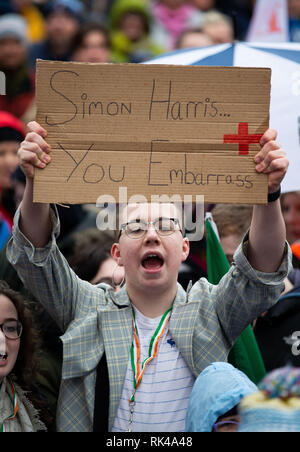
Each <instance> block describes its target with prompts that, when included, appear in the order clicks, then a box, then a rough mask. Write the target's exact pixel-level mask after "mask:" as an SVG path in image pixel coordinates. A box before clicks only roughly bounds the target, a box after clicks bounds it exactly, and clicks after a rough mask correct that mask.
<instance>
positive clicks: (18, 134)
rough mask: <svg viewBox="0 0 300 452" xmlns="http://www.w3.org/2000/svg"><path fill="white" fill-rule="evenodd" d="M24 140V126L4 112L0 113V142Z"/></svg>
mask: <svg viewBox="0 0 300 452" xmlns="http://www.w3.org/2000/svg"><path fill="white" fill-rule="evenodd" d="M24 138H25V126H24V124H23V123H22V122H21V121H20V120H19V119H18V118H16V117H15V116H13V115H11V114H10V113H8V112H6V111H0V142H2V141H19V142H21V141H23V140H24Z"/></svg>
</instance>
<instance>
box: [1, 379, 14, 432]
mask: <svg viewBox="0 0 300 452" xmlns="http://www.w3.org/2000/svg"><path fill="white" fill-rule="evenodd" d="M7 380H8V382H9V384H10V388H11V392H12V395H13V412H12V413H11V414H10V415H9V416H7V418H5V419H4V421H3V422H2V424H1V426H0V432H5V426H4V422H5V421H9V420H11V419H14V418H15V417H16V415H17V412H18V399H17V393H16V388H15V385H14V383H13V382H12V381H11V379H10V378H8V377H7Z"/></svg>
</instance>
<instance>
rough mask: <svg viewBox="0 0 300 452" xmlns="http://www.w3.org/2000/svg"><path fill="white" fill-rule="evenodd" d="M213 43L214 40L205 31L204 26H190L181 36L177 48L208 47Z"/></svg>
mask: <svg viewBox="0 0 300 452" xmlns="http://www.w3.org/2000/svg"><path fill="white" fill-rule="evenodd" d="M211 45H213V40H212V39H211V37H210V36H209V35H208V34H206V33H204V31H203V30H202V28H190V29H189V30H186V31H184V32H183V33H182V34H181V35H180V36H179V39H178V41H177V44H176V49H188V48H193V47H206V46H211Z"/></svg>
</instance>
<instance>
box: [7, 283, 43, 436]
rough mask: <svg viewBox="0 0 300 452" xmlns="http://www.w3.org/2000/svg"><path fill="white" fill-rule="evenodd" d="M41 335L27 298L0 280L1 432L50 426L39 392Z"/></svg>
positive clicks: (33, 430)
mask: <svg viewBox="0 0 300 452" xmlns="http://www.w3.org/2000/svg"><path fill="white" fill-rule="evenodd" d="M37 343H38V336H37V332H36V330H35V329H34V326H33V321H32V316H31V313H30V311H29V310H28V308H27V307H26V305H25V303H24V300H23V299H22V297H21V296H20V294H18V293H17V292H15V291H14V290H12V289H10V288H9V286H8V285H7V284H6V282H4V281H1V280H0V432H36V431H44V430H46V426H45V424H44V423H43V422H42V421H41V419H40V414H39V411H38V409H42V410H43V409H44V401H42V400H40V399H39V395H37V394H35V387H34V384H33V382H34V379H35V375H36V372H37V369H38V360H37V358H36V356H37V355H36V353H37Z"/></svg>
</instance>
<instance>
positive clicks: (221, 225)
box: [211, 203, 253, 265]
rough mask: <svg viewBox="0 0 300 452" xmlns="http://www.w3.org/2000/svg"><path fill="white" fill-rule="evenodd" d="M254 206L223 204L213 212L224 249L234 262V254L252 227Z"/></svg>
mask: <svg viewBox="0 0 300 452" xmlns="http://www.w3.org/2000/svg"><path fill="white" fill-rule="evenodd" d="M252 210H253V206H252V205H249V204H221V203H218V204H216V205H215V206H214V208H213V209H212V211H211V213H212V216H213V219H214V221H215V223H216V225H217V228H218V233H219V237H220V243H221V246H222V248H223V251H224V253H225V255H226V257H227V259H228V262H229V264H230V265H231V264H232V261H233V255H234V253H235V251H236V250H237V248H238V246H239V244H240V243H241V241H242V240H243V238H244V235H245V234H246V232H247V231H248V229H249V228H250V223H251V217H252Z"/></svg>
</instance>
